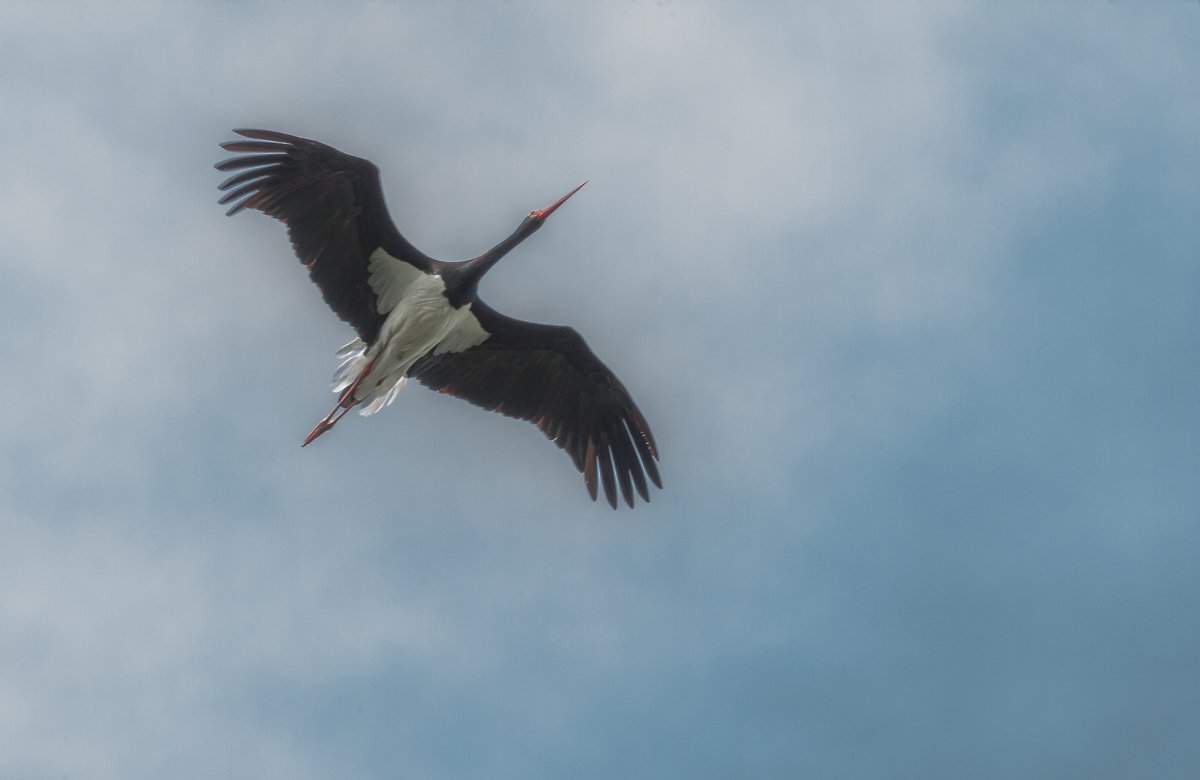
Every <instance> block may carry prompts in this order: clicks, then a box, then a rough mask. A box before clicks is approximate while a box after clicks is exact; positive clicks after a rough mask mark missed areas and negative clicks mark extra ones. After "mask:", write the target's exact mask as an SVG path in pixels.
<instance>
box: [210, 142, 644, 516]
mask: <svg viewBox="0 0 1200 780" xmlns="http://www.w3.org/2000/svg"><path fill="white" fill-rule="evenodd" d="M234 132H235V133H236V134H237V135H239V136H242V137H243V138H246V139H249V140H244V141H229V142H226V143H223V144H221V147H222V148H223V149H225V150H226V151H228V152H234V153H236V154H237V156H235V157H231V158H229V159H227V160H224V161H222V162H220V163H217V165H216V167H217V169H218V170H221V171H235V172H236V173H234V175H232V176H230V177H229V178H228V179H226V180H225V181H224V182H223V183H222V184H221V185H220V189H221V190H222V191H227V192H226V194H225V196H224V197H222V198H221V200H220V202H221V203H222V204H227V203H232V204H233V205H232V206H231V207H230V209H229V211H228V212H226V214H227V215H228V216H232V215H233V214H236V213H237V212H239V211H241V210H242V209H255V210H257V211H261V212H262V213H264V214H266V215H268V216H270V217H274V218H275V219H278V220H279V221H280V222H283V223H284V224H285V225H286V226H287V232H288V237H289V238H290V239H291V242H292V248H293V249H294V250H295V252H296V255H297V256H298V257H299V258H300V262H301V263H303V264H304V266H305V267H306V268H307V269H308V274H309V277H310V278H311V279H312V280H313V282H315V283H316V285H317V287H318V288H320V290H321V294H322V296H323V297H324V299H325V302H326V303H327V304H328V305H329V307H330V308H331V309H333V311H334V313H335V314H337V315H338V316H339V317H340V318H341V319H343V320H345V321H346V322H347V323H349V324H350V326H351V327H352V328H353V329H354V330H355V331H356V332H357V334H358V338H357V339H355V340H354V341H352V342H350V343H349V344H347V345H346V346H345V347H343V348H342V350H341V351H339V352H338V357H339V358H341V359H342V363H341V366H340V367H339V368H338V370H337V372H336V373H335V375H334V384H333V390H334V392H335V393H338V394H339V395H338V400H337V404H336V405H335V406H334V408H333V410H332V411H331V412H330V413H329V414H328V415H327V416H326V417H325V418H324V419H323V420H321V421H320V422H319V423H317V425H316V427H314V428H313V429H312V432H311V433H309V435H308V437H307V438H306V439H305V440H304V444H303V445H302V446H307V445H308V444H310V443H311V442H312V441H313V440H314V439H316V438H317V437H318V436H320V435H321V434H323V433H325V432H326V431H328V430H329V429H330V428H332V427H333V426H334V425H335V424H336V423H337V422H338V420H340V419H342V417H344V416H345V415H346V413H347V412H348V411H350V409H352V408H354V407H356V406H361V410H360V413H361V414H363V415H372V414H374V413H375V412H378V411H379V410H380V409H382V408H383V407H384V406H386V405H388V404H389V403H391V402H392V400H393V399H394V398H395V397H396V393H397V392H399V390H400V388H402V387H403V386H404V384H405V382H406V381H407V380H408V378H409V377H412V378H415V379H416V380H417V381H418V382H420V383H421V384H423V385H425V386H426V387H429V388H432V389H434V390H437V391H438V392H441V393H446V394H448V395H453V396H456V397H458V398H462V399H464V400H466V401H469V402H470V403H472V404H475V405H476V406H480V407H483V408H484V409H490V410H492V411H495V412H500V413H501V414H504V415H507V416H509V417H516V418H519V419H523V420H529V421H530V422H532V423H533V424H534V425H536V426H537V427H538V428H539V429H541V431H542V433H544V434H545V435H546V436H547V438H549V439H550V440H551V441H553V442H554V443H555V444H557V445H558V446H559V447H561V448H562V449H563V450H565V451H566V453H567V454H568V455H570V457H571V460H572V461H573V462H574V463H575V467H576V468H577V469H578V470H579V471H580V472H581V473H582V474H583V478H584V482H585V484H586V485H587V490H588V493H589V494H590V495H591V497H592V500H595V499H596V495H597V486H598V485H600V486H603V488H604V494H605V498H607V500H608V503H609V504H610V505H611V506H612V507H613V508H614V509H616V507H617V489H618V488H620V492H621V496H622V497H623V498H624V499H625V502H626V503H627V504H628V505H629V506H630V507H632V506H633V505H634V490H635V489H636V491H637V495H639V496H641V498H642V500H643V501H649V500H650V494H649V490H648V488H647V483H646V480H647V478H649V480H650V482H653V483H654V484H655V485H656V486H658V487H660V488H661V487H662V480H661V479H660V477H659V474H658V467H657V465H656V461H657V460H658V447H657V446H656V445H655V443H654V436H653V435H652V434H651V433H650V426H649V425H647V424H646V419H645V418H644V417H643V416H642V413H641V412H640V411H638V408H637V405H636V404H635V403H634V402H633V399H632V398H631V397H630V395H629V392H628V391H627V390H626V389H625V387H624V386H623V385H622V384H621V382H620V380H618V379H617V377H616V376H615V375H614V374H613V372H612V371H610V370H609V369H608V367H607V366H605V365H604V364H603V363H601V362H600V360H599V358H597V357H596V356H595V355H594V354H593V353H592V351H591V350H590V349H589V348H588V346H587V344H586V343H584V340H583V338H582V337H581V336H580V335H579V334H578V333H577V332H576V331H575V330H574V329H572V328H569V327H562V326H555V325H542V324H537V323H533V322H524V321H522V320H518V319H513V318H512V317H507V316H505V315H503V314H501V313H499V312H497V311H496V310H495V309H493V308H491V307H490V306H488V305H487V304H486V303H484V302H483V300H482V299H480V297H479V295H478V292H477V290H478V287H479V280H480V279H481V278H482V277H483V275H484V274H485V273H487V272H488V271H489V270H490V269H491V268H492V266H494V265H495V264H496V262H497V261H498V260H500V258H502V257H504V256H505V255H506V254H508V253H509V252H510V251H512V249H513V248H514V247H516V246H517V244H520V243H521V242H522V241H524V240H525V239H527V238H529V237H530V236H531V235H533V234H534V233H535V232H537V231H538V229H540V228H541V227H542V225H543V224H545V222H546V219H547V218H549V216H550V215H551V214H553V213H554V212H555V211H556V210H557V209H558V208H559V207H560V206H562V204H563V203H565V202H566V201H567V199H568V198H570V197H571V196H572V195H574V194H575V193H576V192H578V191H579V190H580V188H581V187H583V184H587V182H584V183H583V184H580V185H579V187H576V188H575V189H573V190H571V191H570V192H568V193H567V194H566V195H564V196H563V197H561V198H559V199H558V200H557V201H555V202H554V203H552V204H551V205H549V206H547V207H546V208H544V209H538V210H535V211H531V212H529V215H528V216H526V217H525V218H524V219H523V220H522V221H521V224H520V225H518V226H517V229H516V230H515V231H513V233H512V235H510V236H508V237H507V238H505V239H504V240H503V241H501V242H500V243H498V244H496V246H494V247H492V248H491V249H489V250H488V251H486V252H484V253H483V254H481V255H479V256H478V257H476V258H473V259H471V260H465V261H462V262H446V261H442V260H434V259H433V258H431V257H428V256H427V255H425V254H423V253H422V252H421V251H420V250H418V249H417V248H416V247H414V246H413V245H412V244H410V243H409V242H408V241H407V240H406V239H405V238H404V237H403V236H402V235H401V234H400V232H399V231H398V230H397V229H396V226H395V225H394V224H393V223H392V220H391V218H390V217H389V216H388V212H387V207H386V205H385V204H384V199H383V189H382V187H381V185H380V179H379V169H378V168H376V167H375V165H373V164H372V163H371V162H369V161H367V160H364V159H362V158H359V157H352V156H350V155H348V154H344V153H342V152H340V151H338V150H337V149H334V148H333V147H331V146H327V145H325V144H323V143H318V142H317V141H312V140H309V139H307V138H299V137H297V136H293V135H286V134H284V133H277V132H273V131H269V130H234Z"/></svg>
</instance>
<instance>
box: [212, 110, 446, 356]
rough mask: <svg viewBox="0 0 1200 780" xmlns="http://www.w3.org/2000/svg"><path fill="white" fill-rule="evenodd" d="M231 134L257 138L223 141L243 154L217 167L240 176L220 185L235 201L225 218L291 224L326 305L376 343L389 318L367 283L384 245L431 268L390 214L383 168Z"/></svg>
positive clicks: (316, 148) (295, 244)
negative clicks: (245, 212) (250, 215)
mask: <svg viewBox="0 0 1200 780" xmlns="http://www.w3.org/2000/svg"><path fill="white" fill-rule="evenodd" d="M234 132H235V133H237V134H238V135H240V136H242V137H243V138H249V139H252V140H249V141H229V142H227V143H223V144H221V147H222V148H223V149H225V150H226V151H228V152H236V153H238V154H239V156H237V157H231V158H230V159H228V160H225V161H223V162H220V163H217V165H216V167H217V169H218V170H221V171H238V173H235V174H234V175H233V176H230V177H229V178H228V179H226V180H225V181H224V182H222V183H221V185H220V189H221V190H223V191H227V192H226V194H225V196H224V197H222V198H221V201H220V202H221V203H223V204H224V203H232V204H233V205H232V206H231V207H230V209H229V211H228V212H227V214H229V215H233V214H236V213H238V212H239V211H241V210H242V209H256V210H258V211H261V212H263V213H264V214H267V215H268V216H271V217H274V218H275V219H278V220H279V221H281V222H283V223H284V224H285V225H287V230H288V237H289V238H290V239H291V241H292V248H293V249H294V250H295V252H296V256H297V257H299V258H300V261H301V262H302V263H304V265H305V266H306V267H307V268H308V273H309V276H310V277H311V278H312V280H313V282H315V283H316V285H317V286H318V287H319V288H320V289H321V294H322V296H323V297H324V298H325V302H326V303H327V304H329V308H331V309H333V311H334V313H336V314H337V315H338V316H339V317H341V318H342V319H343V320H345V321H346V322H348V323H349V324H350V325H351V326H352V327H353V328H354V330H356V331H357V332H358V335H359V336H360V337H361V338H362V339H363V341H365V342H367V343H368V344H369V343H371V342H372V341H374V340H375V337H376V336H377V335H378V333H379V327H380V325H381V324H382V323H383V319H384V317H383V315H381V314H380V313H379V312H378V310H377V309H376V299H375V293H374V292H373V291H372V290H371V287H370V285H369V284H368V282H367V263H368V261H369V258H370V256H371V253H372V252H374V251H375V250H376V249H378V248H380V247H382V248H383V249H384V250H385V251H386V252H387V253H388V254H390V255H392V256H393V257H396V258H398V259H400V260H403V261H405V262H408V263H411V264H412V265H414V266H416V267H417V268H420V269H421V270H422V271H426V272H428V271H429V270H430V269H431V268H432V267H433V261H432V260H431V259H430V258H428V257H426V256H425V255H424V254H422V253H421V252H420V251H418V250H417V249H416V248H415V247H413V245H412V244H410V243H408V241H407V240H405V238H404V237H403V236H402V235H400V232H399V231H398V230H397V229H396V226H395V225H394V224H393V223H392V220H391V218H390V217H389V216H388V213H387V206H386V204H385V203H384V199H383V188H382V186H381V185H380V182H379V169H377V168H376V167H375V166H374V165H373V164H372V163H370V162H369V161H367V160H364V159H362V158H360V157H352V156H350V155H348V154H343V153H342V152H339V151H338V150H337V149H334V148H333V147H332V146H327V145H325V144H322V143H318V142H317V141H311V140H309V139H307V138H299V137H297V136H294V135H286V134H284V133H277V132H274V131H270V130H235V131H234ZM243 169H247V170H243Z"/></svg>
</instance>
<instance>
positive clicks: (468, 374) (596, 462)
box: [409, 300, 662, 509]
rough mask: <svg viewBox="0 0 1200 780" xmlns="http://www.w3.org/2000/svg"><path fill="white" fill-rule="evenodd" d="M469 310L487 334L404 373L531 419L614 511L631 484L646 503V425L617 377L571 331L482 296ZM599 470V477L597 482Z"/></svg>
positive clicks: (651, 472) (652, 456) (650, 473)
mask: <svg viewBox="0 0 1200 780" xmlns="http://www.w3.org/2000/svg"><path fill="white" fill-rule="evenodd" d="M471 313H472V314H474V315H475V317H476V318H477V319H478V320H479V324H480V325H482V326H483V329H484V330H486V331H487V332H488V333H489V334H490V335H489V337H488V339H487V340H486V341H484V342H483V343H481V344H479V345H477V346H474V347H472V348H470V349H468V350H465V351H463V352H446V353H443V354H440V355H434V354H430V355H426V356H425V357H423V358H421V359H420V360H418V361H417V362H416V364H415V365H413V367H412V369H411V370H410V371H409V375H410V376H413V377H415V378H416V379H417V380H418V381H420V382H421V383H422V384H423V385H425V386H426V387H429V388H431V389H433V390H437V391H438V392H440V393H446V394H448V395H453V396H456V397H458V398H462V399H464V400H466V401H469V402H471V403H472V404H475V405H476V406H480V407H483V408H484V409H488V410H490V411H495V412H500V413H501V414H504V415H507V416H509V417H516V418H518V419H522V420H529V421H530V422H532V423H533V424H534V425H536V426H537V427H538V428H539V429H541V431H542V432H543V433H545V434H546V436H547V437H548V438H549V439H551V440H552V441H554V442H555V443H556V444H557V445H558V446H559V447H561V448H563V449H564V450H565V451H566V452H567V454H568V455H569V456H570V457H571V460H572V461H573V462H574V463H575V467H576V468H577V469H579V471H580V472H582V473H583V476H584V482H585V483H586V484H587V489H588V494H589V495H591V497H592V499H593V500H595V499H596V495H597V488H598V487H603V488H604V496H605V498H606V499H607V500H608V503H609V504H610V505H612V507H613V508H614V509H615V508H616V506H617V489H618V487H619V488H620V492H621V496H622V497H623V498H624V499H625V502H626V503H627V504H628V505H629V506H631V507H632V506H633V504H634V487H635V486H636V489H637V494H638V495H640V496H641V498H642V500H643V501H649V500H650V496H649V490H648V489H647V487H646V477H649V478H650V481H651V482H653V483H654V484H655V485H657V486H658V487H660V488H661V487H662V480H661V479H660V478H659V475H658V468H657V467H656V466H655V463H654V462H655V461H656V460H657V459H658V447H657V445H656V444H655V443H654V436H653V435H652V434H651V433H650V426H649V425H647V424H646V419H645V418H644V417H643V416H642V413H641V412H640V411H639V410H638V408H637V405H636V404H634V402H633V399H632V398H631V397H630V396H629V392H628V391H627V390H626V389H625V387H624V386H623V385H622V384H621V382H620V380H618V379H617V377H616V376H615V375H614V374H613V373H612V371H610V370H609V369H608V368H607V367H606V366H605V365H604V364H603V363H601V362H600V359H599V358H597V357H596V356H595V355H594V354H593V353H592V351H591V350H590V349H588V346H587V344H586V343H585V342H584V340H583V338H582V337H581V336H580V335H579V334H578V333H577V332H576V331H575V330H573V329H571V328H566V327H559V326H553V325H538V324H535V323H531V322H523V321H521V320H516V319H513V318H512V317H506V316H504V315H503V314H500V313H499V312H497V311H495V310H494V309H492V308H491V307H490V306H488V305H487V304H485V303H483V301H479V300H476V301H475V302H473V303H472V305H471ZM597 475H598V476H599V480H597Z"/></svg>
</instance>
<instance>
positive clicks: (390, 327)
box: [334, 249, 489, 415]
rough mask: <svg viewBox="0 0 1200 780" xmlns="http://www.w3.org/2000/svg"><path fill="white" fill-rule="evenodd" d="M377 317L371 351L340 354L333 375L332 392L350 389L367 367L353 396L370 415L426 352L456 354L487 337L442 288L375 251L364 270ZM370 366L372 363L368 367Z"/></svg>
mask: <svg viewBox="0 0 1200 780" xmlns="http://www.w3.org/2000/svg"><path fill="white" fill-rule="evenodd" d="M367 269H368V271H369V273H370V276H369V282H370V285H371V289H372V290H373V291H374V292H375V295H376V298H377V300H378V306H379V313H380V314H384V313H385V312H386V313H387V318H386V319H385V320H384V322H383V326H382V327H381V328H380V329H379V335H378V337H376V339H375V343H374V344H372V345H371V347H370V349H365V346H366V345H364V344H363V343H362V341H361V340H356V341H355V342H352V343H351V344H348V345H346V347H345V348H343V350H342V351H341V352H340V353H339V355H340V356H342V357H344V358H346V360H345V362H344V363H342V366H341V367H340V368H339V369H338V372H337V374H335V376H334V391H335V392H341V391H342V390H344V389H345V388H347V387H349V386H350V385H351V384H352V383H353V382H354V380H355V379H357V378H358V376H359V374H360V373H361V372H362V371H363V369H365V368H366V366H367V365H368V364H370V366H371V370H370V372H369V373H368V374H367V376H366V377H365V378H364V379H363V381H362V382H361V383H359V385H358V387H357V388H356V389H355V391H354V397H355V399H356V400H358V401H360V402H362V403H364V404H365V406H364V408H363V410H362V414H364V415H370V414H374V413H375V412H377V411H379V410H380V409H382V408H383V407H384V406H386V405H387V404H389V403H391V401H392V399H393V398H395V397H396V393H397V392H399V391H400V388H401V387H403V386H404V383H405V381H406V380H407V378H408V370H409V369H410V368H412V365H413V363H415V362H416V361H417V360H419V359H420V358H422V357H424V356H425V355H427V354H429V353H430V352H435V353H442V352H460V351H462V350H465V349H470V348H471V347H473V346H475V345H476V344H479V343H481V342H483V341H484V340H485V339H487V337H488V335H489V334H488V333H487V331H485V330H484V329H483V328H482V327H480V325H479V321H478V320H476V319H475V315H473V314H471V305H470V304H466V305H465V306H462V307H460V308H457V309H456V308H454V307H453V306H451V305H450V301H448V300H446V296H445V294H444V293H445V290H446V284H445V282H444V281H442V277H440V276H437V275H436V274H426V273H423V272H421V271H419V270H417V269H416V268H413V267H412V266H411V265H409V264H407V263H403V262H401V261H399V260H397V259H396V258H394V257H392V256H391V255H389V254H387V253H386V252H384V251H383V250H382V249H376V250H375V252H374V253H373V254H372V255H371V262H370V264H369V265H368V266H367ZM372 361H373V362H372Z"/></svg>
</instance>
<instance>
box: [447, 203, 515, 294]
mask: <svg viewBox="0 0 1200 780" xmlns="http://www.w3.org/2000/svg"><path fill="white" fill-rule="evenodd" d="M534 229H536V228H533V229H531V228H530V225H529V220H526V221H525V222H522V223H521V226H520V227H518V228H517V229H516V230H515V231H513V234H512V235H510V236H509V237H508V238H506V239H504V240H503V241H501V242H500V243H499V244H496V245H495V246H494V247H492V248H491V249H489V250H488V251H486V252H484V253H483V254H481V255H480V256H479V257H476V258H474V259H473V260H467V261H465V262H462V263H457V264H455V265H454V266H453V267H452V268H449V269H447V270H446V271H444V272H443V274H442V278H443V279H444V280H445V282H446V296H447V297H448V298H449V299H450V302H451V303H453V304H454V305H455V306H461V305H462V303H463V302H464V301H466V300H467V299H469V298H471V297H472V296H473V295H474V294H475V289H476V288H477V287H478V286H479V280H480V279H481V278H483V275H484V274H485V273H487V272H488V271H489V270H491V267H492V266H494V265H495V264H496V263H497V262H499V260H500V258H502V257H504V256H505V255H506V254H508V253H509V252H511V251H512V249H513V247H515V246H516V245H517V244H519V243H521V242H522V241H524V240H525V239H526V238H528V237H529V236H530V234H532V233H533V230H534Z"/></svg>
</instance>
